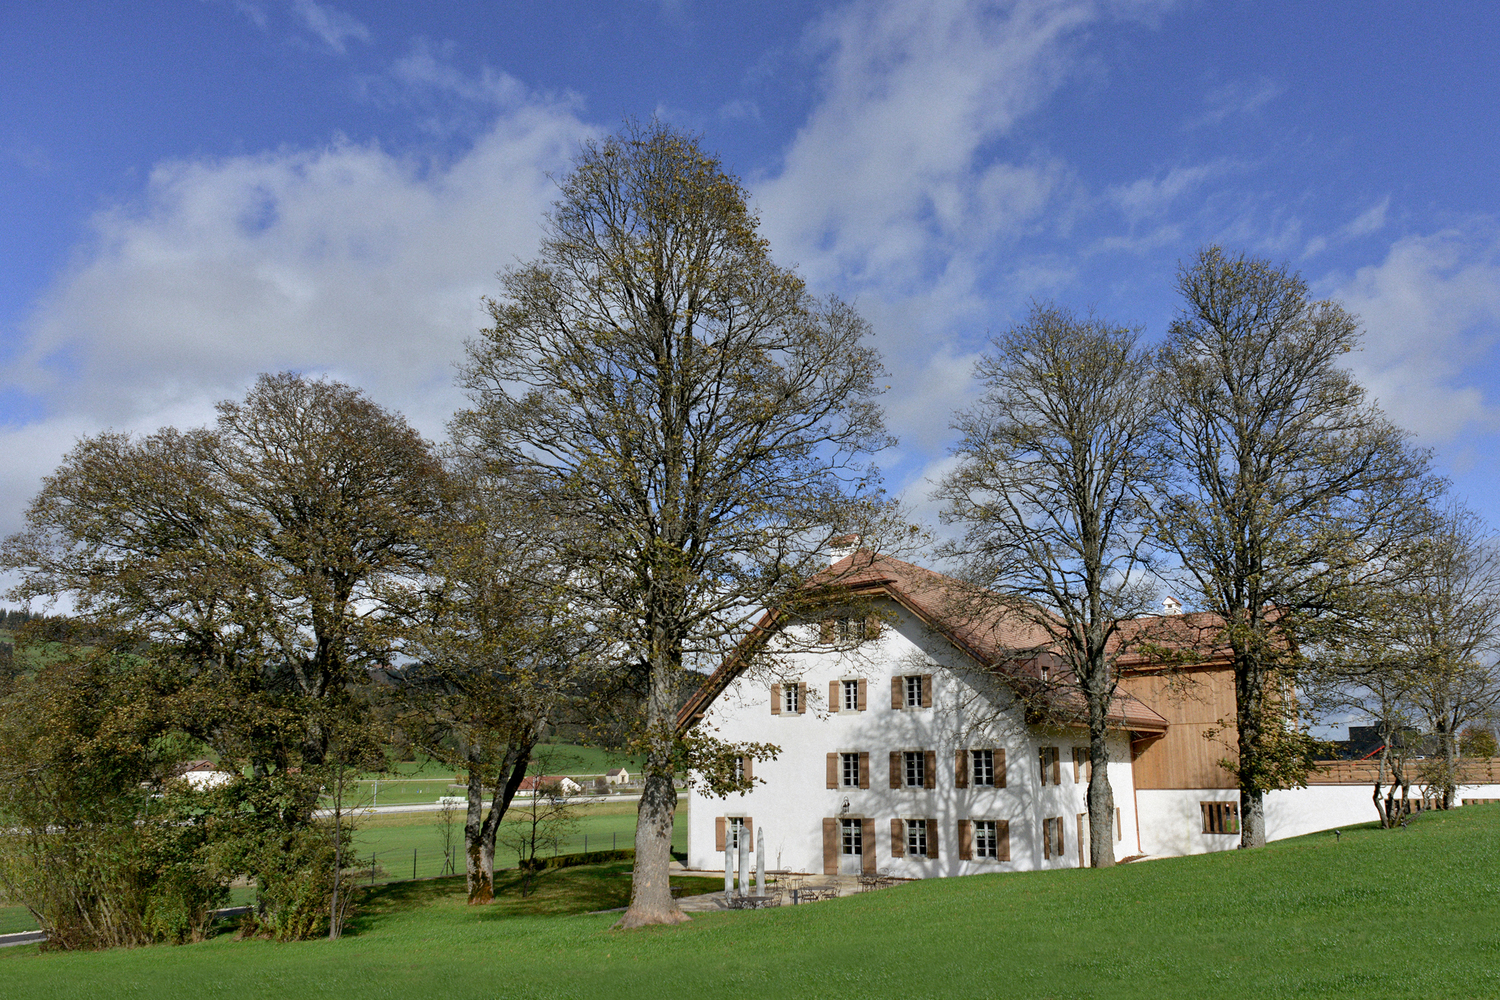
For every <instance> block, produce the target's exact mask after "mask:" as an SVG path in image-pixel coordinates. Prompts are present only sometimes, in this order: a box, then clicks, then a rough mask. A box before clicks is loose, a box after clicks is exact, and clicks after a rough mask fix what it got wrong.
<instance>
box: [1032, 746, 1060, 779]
mask: <svg viewBox="0 0 1500 1000" xmlns="http://www.w3.org/2000/svg"><path fill="white" fill-rule="evenodd" d="M1037 761H1038V763H1039V764H1040V765H1041V769H1042V784H1044V785H1049V784H1050V785H1060V784H1062V778H1061V774H1062V768H1061V761H1062V754H1061V753H1059V752H1058V749H1057V747H1038V748H1037Z"/></svg>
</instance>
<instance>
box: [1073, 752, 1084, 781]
mask: <svg viewBox="0 0 1500 1000" xmlns="http://www.w3.org/2000/svg"><path fill="white" fill-rule="evenodd" d="M1082 770H1083V762H1082V761H1080V760H1079V759H1078V747H1074V748H1073V784H1075V785H1076V784H1078V782H1079V774H1080V773H1081V772H1082Z"/></svg>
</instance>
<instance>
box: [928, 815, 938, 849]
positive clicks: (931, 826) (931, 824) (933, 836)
mask: <svg viewBox="0 0 1500 1000" xmlns="http://www.w3.org/2000/svg"><path fill="white" fill-rule="evenodd" d="M927 856H928V857H929V858H935V857H937V856H938V833H937V820H935V819H929V820H928V821H927Z"/></svg>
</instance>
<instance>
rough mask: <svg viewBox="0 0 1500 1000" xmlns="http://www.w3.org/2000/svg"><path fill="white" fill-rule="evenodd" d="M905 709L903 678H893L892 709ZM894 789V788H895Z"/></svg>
mask: <svg viewBox="0 0 1500 1000" xmlns="http://www.w3.org/2000/svg"><path fill="white" fill-rule="evenodd" d="M903 707H905V706H904V705H903V704H902V702H901V678H900V677H892V678H891V709H892V710H893V711H897V712H899V711H900V710H901V709H902V708H903ZM893 787H894V786H893Z"/></svg>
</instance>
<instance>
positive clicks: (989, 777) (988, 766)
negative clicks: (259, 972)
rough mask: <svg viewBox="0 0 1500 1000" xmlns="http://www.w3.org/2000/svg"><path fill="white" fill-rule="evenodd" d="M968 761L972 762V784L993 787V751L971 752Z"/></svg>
mask: <svg viewBox="0 0 1500 1000" xmlns="http://www.w3.org/2000/svg"><path fill="white" fill-rule="evenodd" d="M969 759H970V760H971V761H973V762H974V784H975V785H993V784H994V783H995V751H993V750H973V751H970V753H969Z"/></svg>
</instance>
